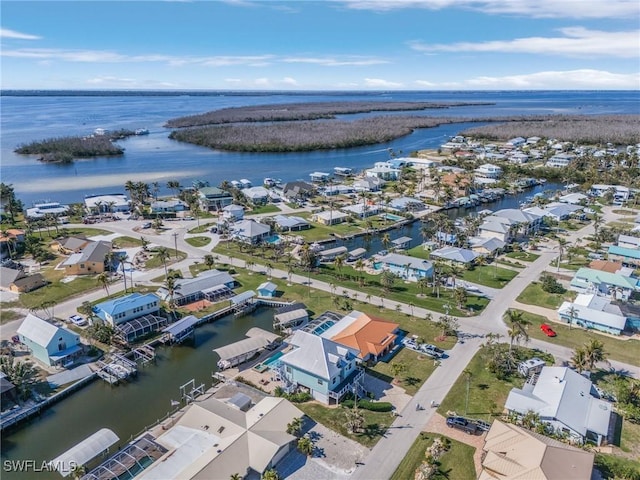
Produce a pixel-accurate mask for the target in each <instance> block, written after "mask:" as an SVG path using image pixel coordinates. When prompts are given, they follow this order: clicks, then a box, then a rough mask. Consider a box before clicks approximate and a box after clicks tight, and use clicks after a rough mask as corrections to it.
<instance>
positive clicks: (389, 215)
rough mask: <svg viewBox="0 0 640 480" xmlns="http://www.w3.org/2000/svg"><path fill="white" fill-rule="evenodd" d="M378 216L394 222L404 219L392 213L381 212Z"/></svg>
mask: <svg viewBox="0 0 640 480" xmlns="http://www.w3.org/2000/svg"><path fill="white" fill-rule="evenodd" d="M380 216H381V217H382V218H385V219H387V220H393V221H394V222H399V221H400V220H404V217H401V216H400V215H394V214H393V213H383V214H381V215H380Z"/></svg>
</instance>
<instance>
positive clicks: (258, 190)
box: [242, 187, 269, 203]
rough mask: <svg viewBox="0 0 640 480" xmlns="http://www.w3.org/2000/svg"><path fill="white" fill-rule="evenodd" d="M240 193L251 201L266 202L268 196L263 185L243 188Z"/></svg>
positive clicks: (267, 191)
mask: <svg viewBox="0 0 640 480" xmlns="http://www.w3.org/2000/svg"><path fill="white" fill-rule="evenodd" d="M242 194H243V195H244V196H245V197H247V199H249V200H250V201H251V202H253V203H260V202H266V201H267V199H268V198H269V190H267V189H266V188H264V187H251V188H245V189H243V190H242Z"/></svg>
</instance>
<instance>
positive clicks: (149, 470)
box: [136, 393, 304, 480]
mask: <svg viewBox="0 0 640 480" xmlns="http://www.w3.org/2000/svg"><path fill="white" fill-rule="evenodd" d="M303 416H304V414H303V413H302V412H301V411H300V410H299V409H298V408H296V407H295V406H294V405H293V404H292V403H291V402H289V401H288V400H286V399H284V398H275V397H265V398H262V399H261V400H259V401H258V402H257V403H255V404H254V403H253V401H252V399H251V398H250V397H249V396H247V395H244V394H242V393H237V394H235V395H234V396H233V397H231V398H230V399H226V400H224V399H218V398H215V397H209V398H207V399H204V400H203V399H198V401H197V403H192V404H191V405H189V406H187V407H186V409H185V412H184V414H183V415H181V416H179V417H178V419H177V420H175V422H174V423H172V424H171V425H170V426H167V427H165V428H163V429H157V430H154V431H153V432H157V433H155V435H157V436H156V437H155V438H153V437H151V435H152V433H151V431H150V432H148V433H147V434H146V435H145V438H147V442H146V444H147V445H149V444H150V442H153V443H151V445H156V446H157V450H158V451H160V452H161V456H160V457H159V458H158V459H157V460H156V461H154V462H153V463H151V464H150V465H149V466H147V467H146V469H144V470H142V471H141V472H140V473H138V476H136V478H139V479H140V480H145V479H146V480H152V479H168V478H180V479H183V480H189V479H213V478H217V479H228V478H233V476H234V475H235V474H239V475H240V478H261V476H262V474H263V473H264V472H265V471H267V470H269V469H271V468H275V467H276V466H277V465H278V464H279V462H280V461H281V460H282V459H283V458H284V457H285V455H286V454H287V453H289V452H290V451H291V450H293V449H295V448H296V441H297V438H296V437H295V436H294V435H291V434H289V433H287V426H288V425H289V424H290V423H291V422H293V421H294V420H295V419H297V418H302V417H303ZM138 448H139V447H138Z"/></svg>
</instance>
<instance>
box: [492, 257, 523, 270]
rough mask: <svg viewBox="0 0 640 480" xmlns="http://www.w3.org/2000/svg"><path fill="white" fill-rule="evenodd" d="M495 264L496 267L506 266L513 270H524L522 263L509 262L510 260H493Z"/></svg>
mask: <svg viewBox="0 0 640 480" xmlns="http://www.w3.org/2000/svg"><path fill="white" fill-rule="evenodd" d="M494 262H495V263H497V264H498V265H507V266H510V267H513V268H526V266H527V265H526V264H524V263H520V262H519V261H517V260H514V261H511V260H507V259H506V258H498V259H496V260H494Z"/></svg>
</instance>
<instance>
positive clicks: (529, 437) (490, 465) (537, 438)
mask: <svg viewBox="0 0 640 480" xmlns="http://www.w3.org/2000/svg"><path fill="white" fill-rule="evenodd" d="M594 457H595V454H594V453H593V452H588V451H585V450H582V449H581V448H576V447H572V446H571V445H567V444H566V443H562V442H560V441H558V440H554V439H552V438H549V437H545V436H544V435H541V434H539V433H536V432H533V431H531V430H527V429H526V428H522V427H518V426H517V425H513V424H510V423H505V422H502V421H500V420H497V419H496V420H494V421H493V423H492V424H491V428H490V429H489V432H488V433H487V435H486V436H485V439H484V446H483V447H482V471H481V472H480V476H479V477H478V480H496V479H500V478H502V479H506V478H522V479H524V478H530V479H537V480H556V479H571V480H591V478H592V477H591V473H592V470H593V460H594Z"/></svg>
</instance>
